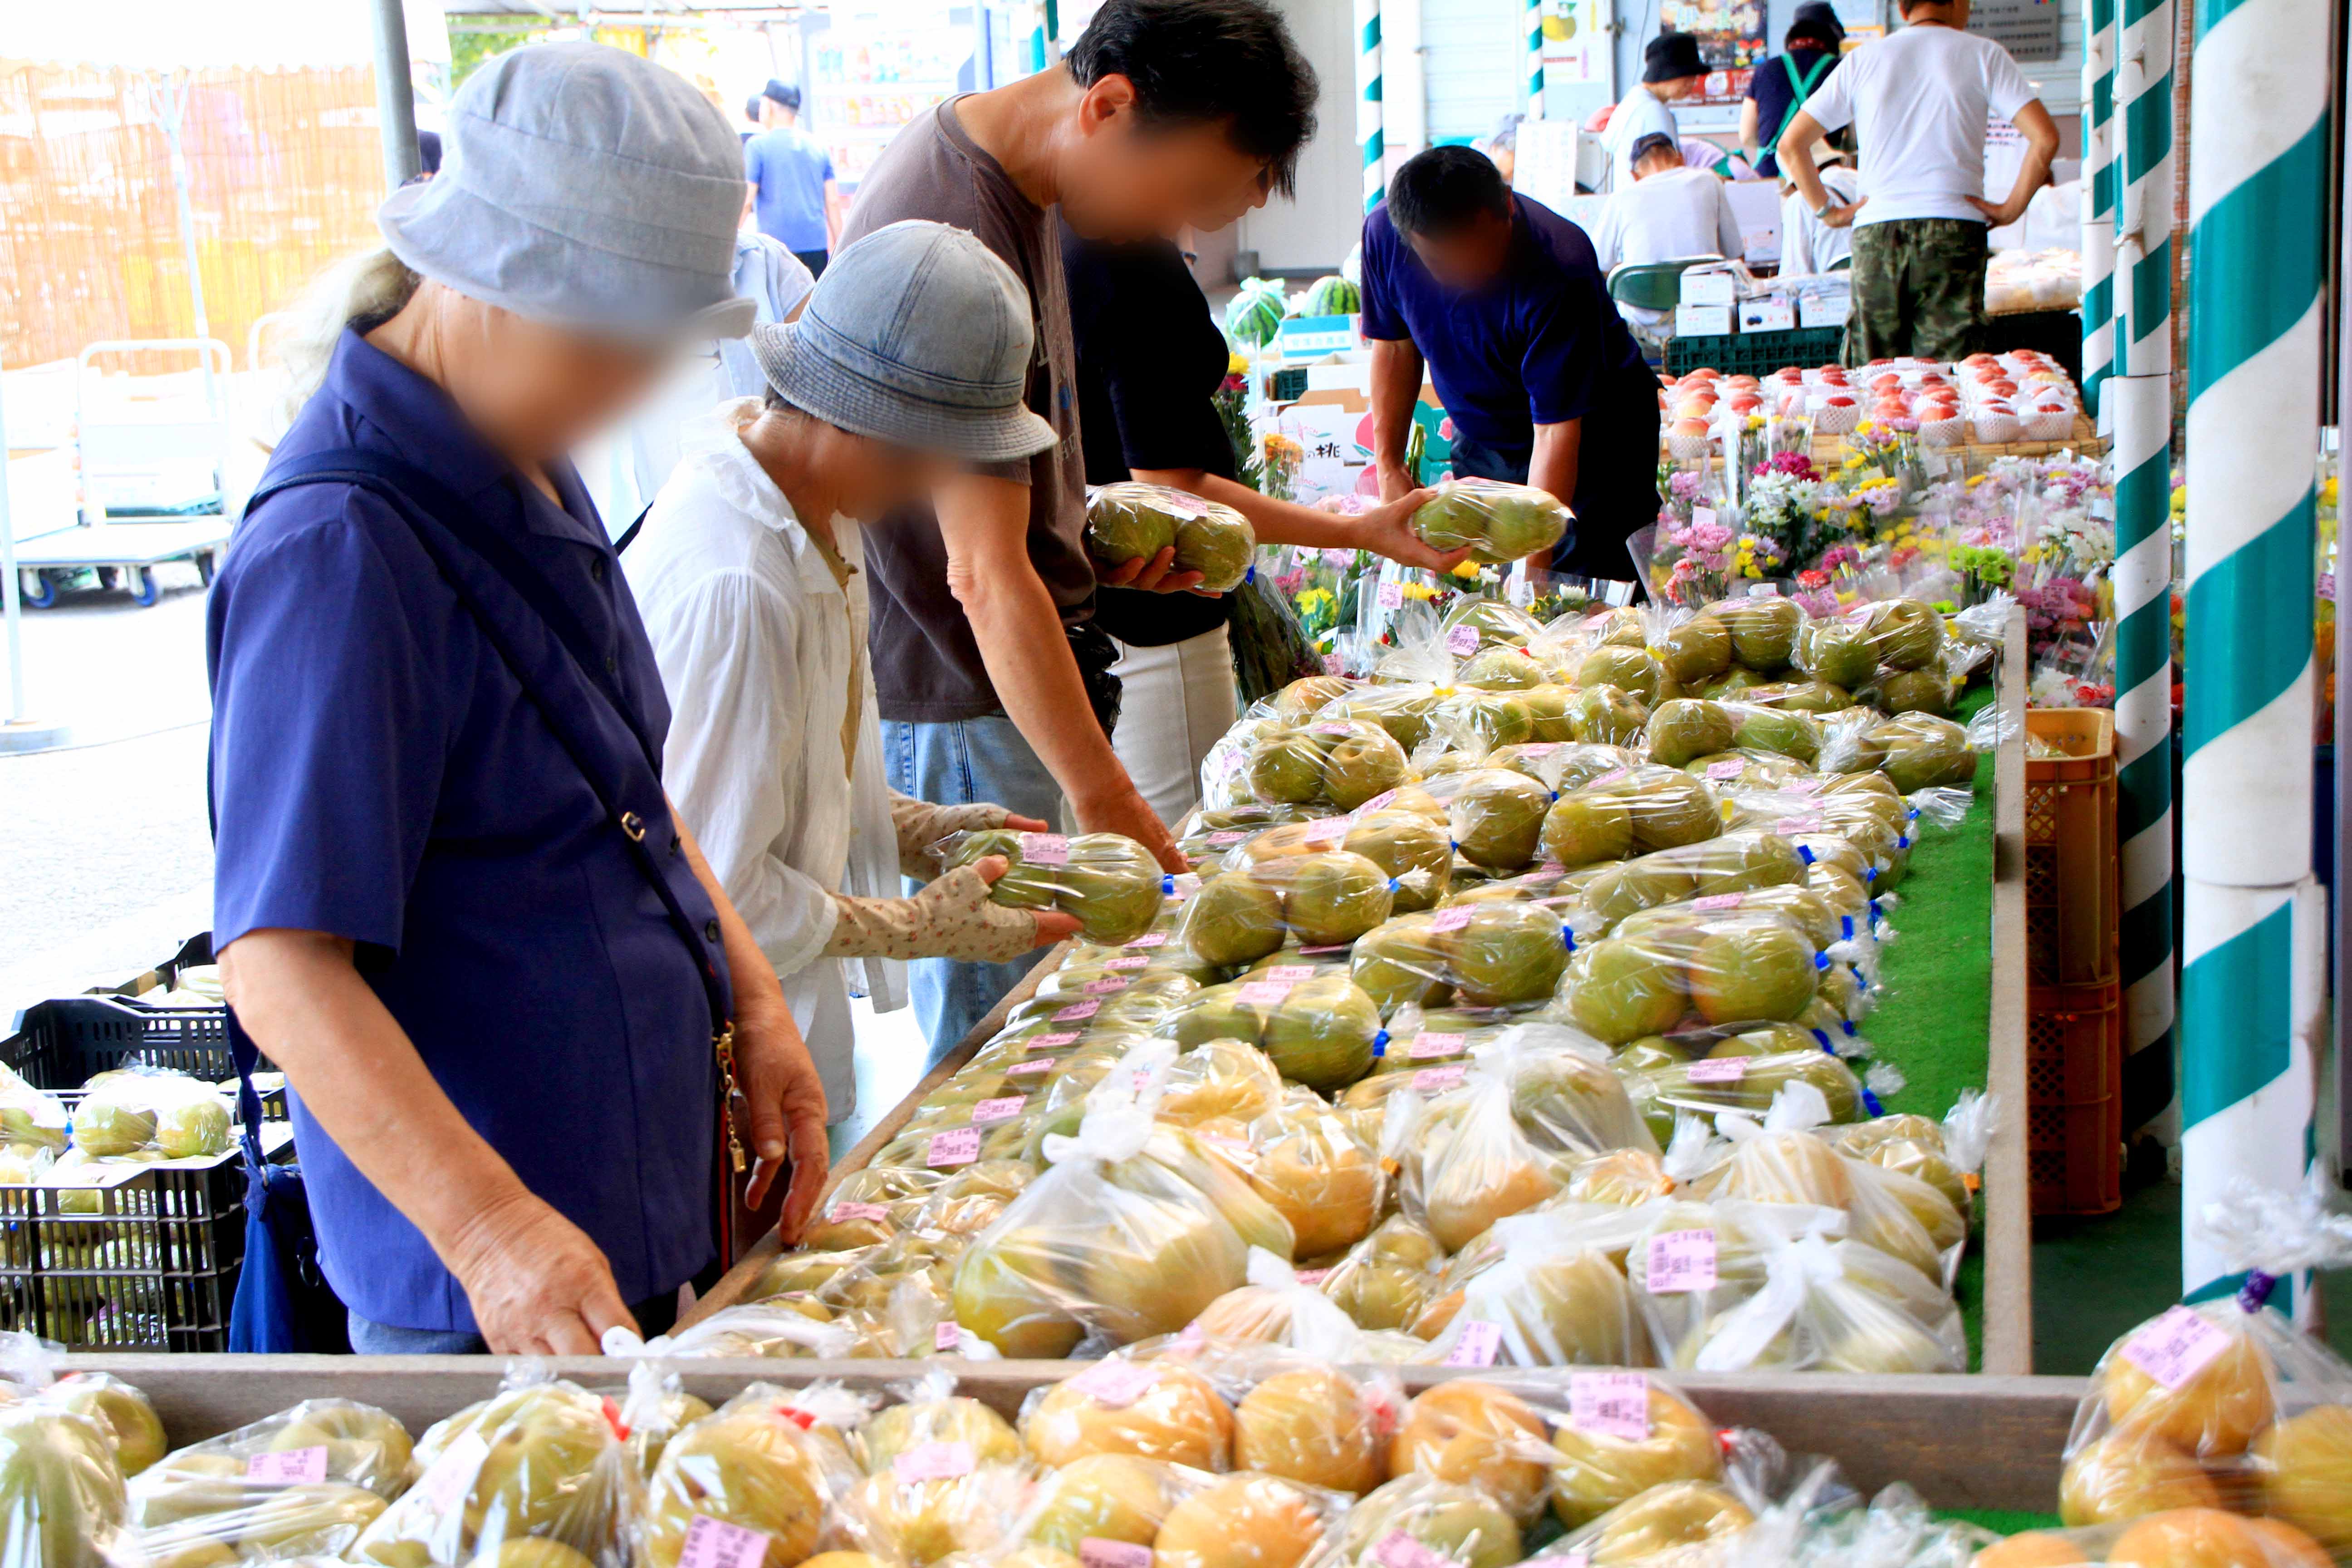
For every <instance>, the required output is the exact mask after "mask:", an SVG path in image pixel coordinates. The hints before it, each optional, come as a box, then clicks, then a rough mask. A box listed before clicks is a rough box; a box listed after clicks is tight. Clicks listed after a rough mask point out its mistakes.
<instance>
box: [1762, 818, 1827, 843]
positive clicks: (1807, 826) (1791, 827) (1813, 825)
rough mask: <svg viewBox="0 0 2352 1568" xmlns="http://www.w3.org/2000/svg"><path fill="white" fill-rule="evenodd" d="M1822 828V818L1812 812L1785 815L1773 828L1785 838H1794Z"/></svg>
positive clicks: (1816, 831) (1817, 831)
mask: <svg viewBox="0 0 2352 1568" xmlns="http://www.w3.org/2000/svg"><path fill="white" fill-rule="evenodd" d="M1821 830H1822V819H1821V818H1820V817H1819V816H1815V815H1813V814H1812V813H1811V812H1808V813H1806V814H1805V815H1804V816H1784V817H1782V818H1781V819H1780V821H1779V822H1778V823H1776V824H1775V825H1774V826H1773V828H1772V831H1773V832H1775V833H1778V834H1780V836H1781V837H1784V838H1793V837H1796V836H1797V835H1798V834H1800V833H1819V832H1820V831H1821Z"/></svg>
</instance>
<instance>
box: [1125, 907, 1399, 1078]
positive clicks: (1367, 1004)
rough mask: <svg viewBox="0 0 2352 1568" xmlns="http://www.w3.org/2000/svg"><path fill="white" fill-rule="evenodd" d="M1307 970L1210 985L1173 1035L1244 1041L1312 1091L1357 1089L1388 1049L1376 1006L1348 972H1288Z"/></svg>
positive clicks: (1184, 1041) (1278, 968)
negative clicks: (1382, 1051)
mask: <svg viewBox="0 0 2352 1568" xmlns="http://www.w3.org/2000/svg"><path fill="white" fill-rule="evenodd" d="M1416 918H1418V917H1416ZM1304 967H1307V966H1305V965H1296V966H1294V965H1283V964H1276V965H1273V966H1271V967H1269V968H1267V969H1265V970H1263V971H1260V972H1259V973H1257V974H1256V975H1255V976H1254V977H1252V978H1249V979H1244V980H1238V981H1234V982H1231V983H1229V984H1223V985H1213V986H1211V987H1210V988H1209V989H1207V990H1206V991H1203V992H1202V993H1201V994H1200V995H1198V996H1197V997H1194V998H1193V999H1192V1004H1191V1005H1189V1006H1188V1007H1186V1008H1185V1009H1184V1011H1183V1012H1181V1014H1179V1015H1177V1016H1175V1017H1174V1018H1173V1019H1171V1021H1170V1024H1169V1025H1168V1032H1169V1033H1170V1034H1171V1035H1172V1036H1173V1037H1174V1038H1175V1039H1176V1040H1177V1042H1178V1043H1179V1044H1181V1045H1183V1046H1185V1047H1192V1046H1196V1045H1199V1044H1202V1043H1203V1042H1206V1041H1209V1040H1214V1039H1234V1040H1246V1041H1248V1042H1249V1043H1250V1044H1252V1045H1255V1046H1256V1047H1258V1048H1259V1049H1260V1050H1262V1051H1264V1052H1265V1054H1266V1056H1267V1058H1269V1059H1271V1060H1272V1061H1273V1063H1274V1066H1275V1068H1276V1070H1277V1071H1279V1072H1280V1073H1281V1075H1282V1076H1283V1077H1284V1078H1286V1079H1290V1080H1291V1081H1293V1082H1294V1083H1303V1084H1306V1085H1307V1087H1309V1088H1310V1089H1324V1090H1327V1091H1328V1090H1334V1089H1340V1088H1343V1087H1345V1086H1347V1085H1349V1084H1351V1083H1354V1082H1355V1081H1356V1080H1357V1079H1360V1078H1362V1077H1363V1076H1364V1075H1365V1074H1366V1073H1368V1072H1370V1070H1371V1068H1372V1063H1373V1059H1374V1057H1375V1055H1376V1053H1378V1052H1379V1051H1380V1050H1381V1049H1382V1048H1383V1047H1385V1045H1386V1043H1387V1042H1386V1031H1385V1030H1383V1029H1382V1028H1381V1012H1380V1007H1379V1005H1378V1004H1377V1003H1375V1002H1374V1001H1373V999H1372V998H1371V997H1370V996H1369V995H1367V994H1365V993H1364V992H1363V991H1361V990H1360V989H1358V987H1357V986H1356V985H1355V984H1354V983H1353V982H1352V981H1350V980H1349V978H1348V976H1347V975H1346V974H1344V973H1336V972H1322V973H1308V974H1297V973H1291V971H1292V970H1293V969H1295V968H1304Z"/></svg>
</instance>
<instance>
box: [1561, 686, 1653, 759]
mask: <svg viewBox="0 0 2352 1568" xmlns="http://www.w3.org/2000/svg"><path fill="white" fill-rule="evenodd" d="M1649 723H1650V710H1649V708H1648V706H1647V705H1646V704H1644V703H1643V701H1642V700H1641V699H1640V698H1638V697H1635V696H1634V695H1633V693H1632V692H1630V691H1627V690H1625V689H1623V688H1622V687H1618V686H1611V685H1608V684H1606V683H1603V684H1601V685H1597V686H1585V687H1582V688H1580V689H1579V690H1578V691H1577V693H1576V695H1575V696H1574V697H1572V698H1570V700H1569V703H1568V732H1569V734H1570V737H1571V738H1572V739H1575V740H1578V741H1581V742H1587V743H1589V744H1592V745H1605V746H1635V745H1639V744H1641V742H1642V735H1643V731H1645V730H1646V729H1647V728H1648V727H1649Z"/></svg>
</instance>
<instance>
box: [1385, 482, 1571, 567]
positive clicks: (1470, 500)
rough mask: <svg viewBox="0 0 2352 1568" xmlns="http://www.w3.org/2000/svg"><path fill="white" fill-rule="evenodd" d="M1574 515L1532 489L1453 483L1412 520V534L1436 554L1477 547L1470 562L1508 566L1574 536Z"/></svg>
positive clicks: (1441, 489)
mask: <svg viewBox="0 0 2352 1568" xmlns="http://www.w3.org/2000/svg"><path fill="white" fill-rule="evenodd" d="M1568 524H1569V513H1568V509H1567V508H1566V507H1563V506H1561V505H1560V504H1559V502H1558V501H1556V500H1553V499H1552V498H1551V497H1550V496H1549V495H1548V494H1546V493H1545V492H1544V491H1542V490H1539V489H1535V488H1534V487H1533V486H1530V485H1513V484H1504V483H1501V482H1499V481H1497V480H1494V479H1450V480H1448V481H1447V482H1446V483H1444V484H1442V485H1440V486H1438V487H1437V495H1436V496H1435V498H1434V499H1433V500H1429V501H1427V502H1425V503H1424V504H1423V506H1422V508H1421V510H1419V511H1416V512H1414V513H1413V514H1412V531H1413V532H1415V533H1417V534H1419V535H1420V536H1421V540H1422V542H1423V543H1424V544H1426V545H1428V546H1429V547H1430V548H1431V549H1432V550H1438V551H1448V550H1459V549H1461V548H1462V547H1463V546H1464V545H1465V544H1466V545H1469V546H1470V547H1471V552H1470V558H1471V559H1472V560H1474V561H1481V562H1485V563H1486V564H1488V565H1493V566H1500V565H1507V564H1508V563H1511V562H1513V561H1517V560H1518V559H1519V558H1520V557H1521V556H1525V555H1532V554H1534V553H1535V552H1538V551H1547V550H1549V549H1550V548H1551V547H1552V546H1553V545H1555V544H1558V543H1559V541H1560V536H1561V535H1562V534H1564V533H1566V532H1567V531H1568Z"/></svg>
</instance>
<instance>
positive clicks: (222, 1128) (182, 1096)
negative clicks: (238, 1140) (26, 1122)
mask: <svg viewBox="0 0 2352 1568" xmlns="http://www.w3.org/2000/svg"><path fill="white" fill-rule="evenodd" d="M88 1089H89V1092H88V1093H87V1094H85V1095H84V1096H83V1098H82V1100H81V1103H80V1104H79V1105H77V1106H76V1107H74V1112H73V1142H74V1147H76V1148H77V1149H79V1150H80V1151H81V1152H83V1153H85V1154H87V1155H89V1156H90V1157H92V1158H94V1159H107V1158H116V1157H120V1156H122V1155H128V1154H146V1155H150V1156H152V1157H153V1158H158V1159H164V1160H187V1159H195V1158H198V1157H201V1156H205V1155H211V1154H218V1153H221V1152H224V1151H226V1149H227V1148H228V1146H229V1122H230V1115H229V1104H228V1101H227V1100H226V1099H225V1098H223V1096H222V1094H221V1092H220V1090H218V1089H215V1088H214V1087H213V1086H212V1085H211V1084H208V1083H203V1082H200V1081H198V1080H197V1079H193V1078H190V1077H188V1076H187V1075H186V1074H184V1073H175V1072H158V1071H156V1070H154V1069H152V1068H118V1069H116V1070H114V1071H111V1072H103V1073H100V1074H99V1075H98V1076H97V1077H96V1078H93V1079H90V1080H89V1085H88ZM6 1125H7V1124H6V1122H5V1121H0V1128H5V1126H6ZM11 1141H12V1142H13V1141H14V1138H13V1134H12V1137H11Z"/></svg>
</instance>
